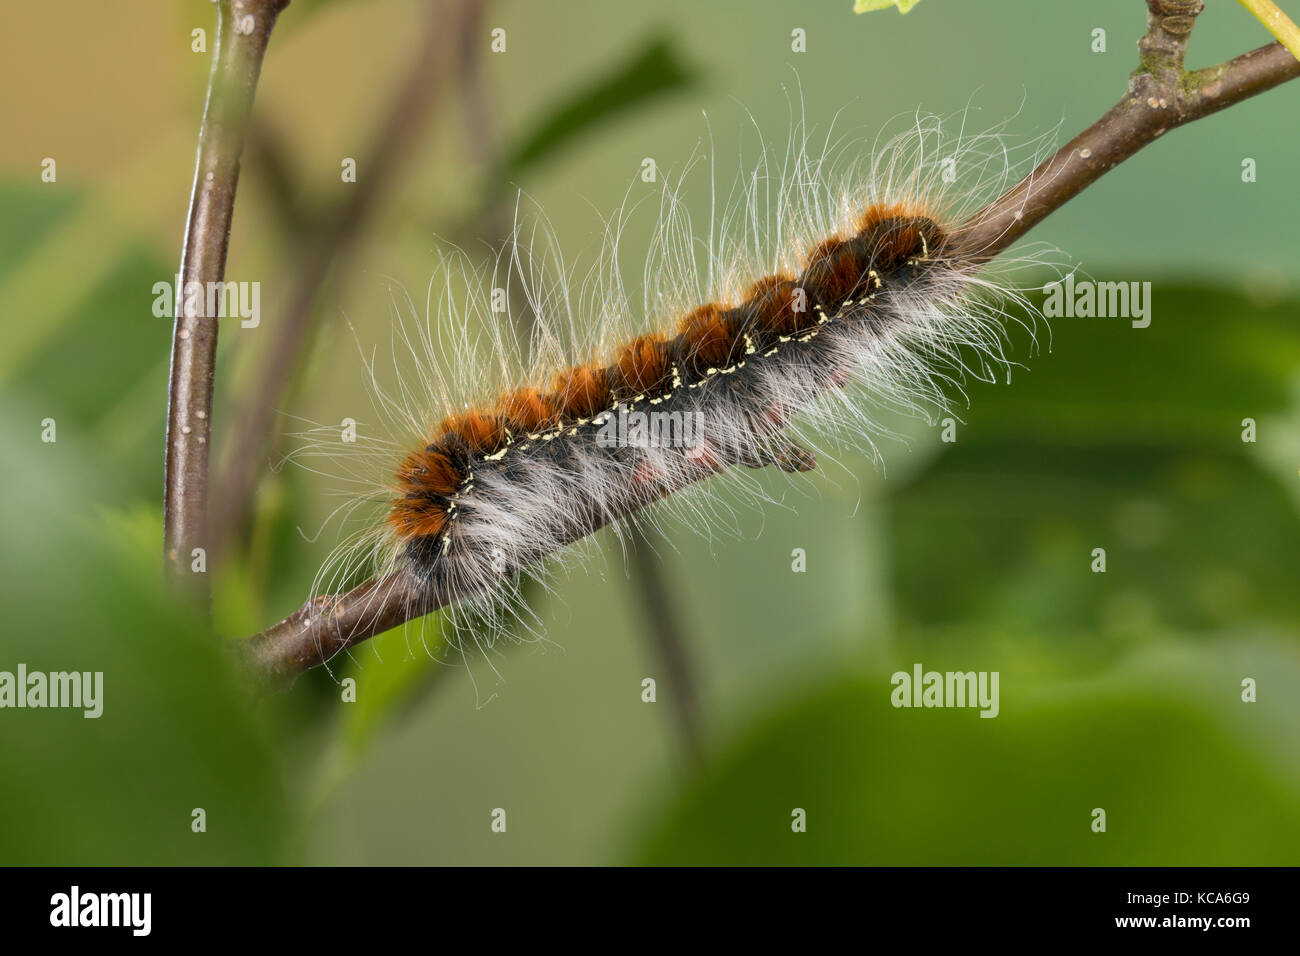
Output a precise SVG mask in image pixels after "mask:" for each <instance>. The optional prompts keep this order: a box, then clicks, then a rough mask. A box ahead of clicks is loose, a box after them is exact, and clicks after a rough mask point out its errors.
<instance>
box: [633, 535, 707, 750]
mask: <svg viewBox="0 0 1300 956" xmlns="http://www.w3.org/2000/svg"><path fill="white" fill-rule="evenodd" d="M628 554H629V556H630V557H631V559H632V574H633V588H634V590H636V592H637V594H638V596H639V597H640V599H641V604H642V610H643V611H644V612H645V622H646V631H647V634H648V636H649V638H650V646H651V648H652V650H653V652H654V655H655V657H657V658H658V661H657V663H658V664H659V666H660V667H662V668H663V669H664V675H665V676H666V677H667V683H666V687H665V689H666V690H667V691H668V701H669V704H670V706H671V707H672V712H673V716H674V717H675V718H676V721H677V735H678V739H679V740H680V741H681V745H682V750H683V751H684V753H685V755H686V759H687V760H688V761H689V762H690V764H691V765H692V766H699V764H700V758H701V756H702V754H703V753H704V733H703V728H702V726H701V721H700V700H699V693H698V691H697V689H696V686H695V674H694V671H693V669H692V668H691V660H690V655H689V653H688V652H687V650H686V644H687V642H686V638H685V635H684V634H683V632H682V625H681V616H680V615H678V614H677V613H676V610H675V609H676V604H677V602H676V601H674V600H673V595H672V592H671V591H670V590H669V588H668V582H667V581H666V580H665V577H664V565H663V560H662V559H661V557H660V556H659V555H658V554H657V553H656V552H655V550H654V548H652V547H651V546H650V541H649V539H647V538H646V537H645V534H644V533H639V534H634V535H633V536H632V541H631V544H630V547H629V549H628ZM659 684H660V685H664V682H663V681H660V682H659Z"/></svg>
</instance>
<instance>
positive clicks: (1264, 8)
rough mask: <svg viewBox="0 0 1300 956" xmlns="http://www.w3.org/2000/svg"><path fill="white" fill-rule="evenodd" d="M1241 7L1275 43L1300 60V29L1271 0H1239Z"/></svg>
mask: <svg viewBox="0 0 1300 956" xmlns="http://www.w3.org/2000/svg"><path fill="white" fill-rule="evenodd" d="M1240 2H1241V5H1242V6H1243V7H1245V8H1246V9H1247V10H1249V11H1250V12H1251V13H1253V14H1255V19H1257V20H1259V22H1260V23H1262V24H1264V26H1265V27H1266V28H1267V29H1268V32H1269V33H1271V34H1273V36H1275V37H1277V42H1278V43H1280V44H1282V45H1283V46H1284V47H1286V48H1287V49H1288V50H1290V51H1291V55H1292V56H1293V57H1295V58H1296V59H1297V60H1300V27H1297V26H1296V25H1295V23H1294V22H1292V20H1291V18H1290V17H1288V16H1287V15H1286V14H1285V13H1283V12H1282V11H1281V10H1279V9H1278V7H1277V4H1276V3H1274V2H1273V0H1240Z"/></svg>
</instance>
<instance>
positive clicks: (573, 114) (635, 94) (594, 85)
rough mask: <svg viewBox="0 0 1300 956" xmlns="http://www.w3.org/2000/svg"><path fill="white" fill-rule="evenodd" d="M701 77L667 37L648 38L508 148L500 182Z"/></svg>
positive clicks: (507, 180) (684, 87)
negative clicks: (632, 53)
mask: <svg viewBox="0 0 1300 956" xmlns="http://www.w3.org/2000/svg"><path fill="white" fill-rule="evenodd" d="M697 80H698V74H697V73H696V71H695V70H694V69H693V68H691V67H689V66H687V65H686V64H684V63H683V62H682V61H681V59H680V57H679V56H678V54H677V51H676V50H675V49H674V47H673V45H672V43H671V41H669V40H668V39H666V38H662V37H660V38H655V39H652V40H650V41H648V42H647V43H646V44H645V45H644V46H643V48H642V49H641V51H640V52H639V53H637V54H635V55H634V56H631V57H626V58H620V60H619V61H618V63H617V64H616V65H615V66H614V67H613V68H611V69H610V70H609V72H608V73H606V74H604V75H603V76H600V77H597V78H595V79H594V80H593V81H592V82H591V83H590V84H589V85H588V86H587V87H586V88H584V89H583V90H581V91H578V92H575V93H574V94H573V95H571V96H570V97H569V98H568V99H566V100H565V101H563V102H561V103H559V104H558V105H556V106H555V107H554V108H553V109H552V110H551V111H550V113H549V114H548V115H546V116H545V117H544V118H543V119H542V120H541V121H540V122H539V123H538V124H537V125H536V126H535V127H534V128H533V129H532V130H531V131H529V132H528V133H526V134H524V135H523V136H522V137H521V138H520V139H519V141H518V142H517V143H516V144H515V145H514V147H513V148H511V149H510V150H508V152H507V154H506V159H505V161H504V164H503V166H502V169H501V172H500V174H499V176H498V177H497V180H498V182H499V183H502V184H504V183H506V182H509V181H511V180H514V179H516V178H517V177H518V176H520V175H521V174H522V173H523V172H524V171H525V170H526V169H529V168H532V167H535V166H537V165H539V164H540V163H542V162H543V161H544V160H549V159H552V158H553V157H554V156H556V155H558V154H559V153H560V152H561V151H562V150H563V149H564V148H566V147H568V146H571V145H572V144H573V143H575V142H577V141H578V140H579V139H580V138H581V137H582V136H583V135H585V134H587V133H589V132H591V131H592V130H594V129H596V128H597V127H599V126H600V125H602V124H604V123H607V122H609V121H610V120H612V119H615V118H617V117H620V116H625V115H627V114H628V113H630V112H632V111H633V110H634V109H636V108H638V107H641V106H644V105H646V104H647V103H649V102H651V101H653V100H655V99H658V98H660V97H662V96H665V95H666V94H668V93H672V92H677V91H680V90H684V89H687V88H689V87H690V86H692V85H694V84H695V83H696V81H697Z"/></svg>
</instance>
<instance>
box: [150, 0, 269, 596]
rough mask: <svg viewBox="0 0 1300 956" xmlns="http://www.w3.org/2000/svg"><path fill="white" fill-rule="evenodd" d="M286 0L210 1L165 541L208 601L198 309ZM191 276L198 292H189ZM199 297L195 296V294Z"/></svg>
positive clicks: (208, 382) (219, 247) (204, 341)
mask: <svg viewBox="0 0 1300 956" xmlns="http://www.w3.org/2000/svg"><path fill="white" fill-rule="evenodd" d="M288 4H289V0H217V39H216V48H215V50H214V51H213V54H212V73H211V76H210V77H209V80H208V95H207V102H206V104H205V106H204V111H203V123H202V126H201V127H200V130H199V148H198V159H197V161H196V163H195V167H194V185H193V188H192V190H191V193H190V207H189V216H188V219H187V221H186V226H185V243H184V246H183V248H182V250H181V270H180V276H179V279H180V282H179V288H178V289H177V290H176V304H177V309H176V319H175V323H174V326H173V330H172V360H171V381H170V384H169V387H168V403H167V439H166V441H167V452H166V459H165V465H164V469H165V471H164V478H163V484H164V496H163V539H164V553H165V555H166V559H167V561H166V564H167V567H168V569H169V573H170V575H171V577H172V579H173V582H174V583H176V584H178V585H180V586H182V587H183V589H184V590H186V591H191V592H193V593H195V594H196V595H197V596H198V597H199V598H200V599H201V600H202V602H203V603H204V604H205V605H206V604H207V603H208V601H209V599H210V595H211V588H210V586H209V584H208V577H207V574H206V573H204V574H194V573H192V572H191V571H190V563H191V560H192V559H191V553H192V551H193V549H195V548H206V546H207V518H208V449H209V440H208V439H209V437H210V435H211V428H212V387H213V374H214V370H215V365H216V357H217V317H216V316H215V315H207V314H205V312H206V310H205V308H204V305H205V303H206V300H207V296H206V290H207V289H208V288H210V286H209V285H208V283H213V282H221V281H222V280H223V279H224V277H225V273H226V251H227V249H228V247H229V244H230V222H231V218H232V215H233V213H234V207H235V188H236V186H237V185H238V182H239V157H240V154H241V152H242V151H243V148H244V134H245V130H246V128H247V126H248V117H249V113H250V112H251V110H252V106H253V96H254V94H255V93H256V90H257V80H258V77H259V75H260V73H261V69H262V59H263V57H264V56H265V54H266V47H267V43H268V42H269V40H270V38H271V30H272V29H273V28H274V26H275V21H276V18H277V17H278V16H279V15H280V11H282V10H283V9H284V8H285V7H286V6H288ZM191 283H200V284H201V285H200V288H202V289H204V290H205V292H204V294H202V295H199V296H197V297H193V298H192V297H191V296H189V295H187V294H186V290H187V289H190V288H191V285H190V284H191ZM196 300H197V301H196Z"/></svg>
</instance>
